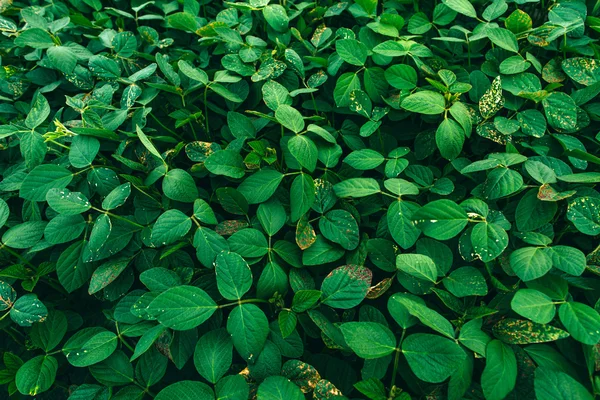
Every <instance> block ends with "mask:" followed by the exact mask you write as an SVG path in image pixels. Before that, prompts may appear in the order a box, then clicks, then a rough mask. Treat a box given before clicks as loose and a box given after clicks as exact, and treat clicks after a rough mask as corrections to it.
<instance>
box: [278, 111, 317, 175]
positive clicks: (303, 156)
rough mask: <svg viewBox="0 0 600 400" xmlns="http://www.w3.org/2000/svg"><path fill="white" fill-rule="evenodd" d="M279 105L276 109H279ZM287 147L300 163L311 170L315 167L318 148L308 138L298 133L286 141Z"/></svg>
mask: <svg viewBox="0 0 600 400" xmlns="http://www.w3.org/2000/svg"><path fill="white" fill-rule="evenodd" d="M281 107H283V106H281ZM281 107H279V108H278V109H277V110H280V109H281ZM288 148H289V150H290V153H291V154H292V156H294V158H295V159H296V160H298V162H299V163H300V165H302V166H303V167H304V168H306V169H307V170H309V171H311V172H312V171H314V170H315V168H316V167H317V153H318V149H317V146H316V145H315V143H314V142H313V141H312V140H311V139H310V138H308V137H307V136H300V135H297V136H294V137H292V138H291V139H290V141H289V142H288Z"/></svg>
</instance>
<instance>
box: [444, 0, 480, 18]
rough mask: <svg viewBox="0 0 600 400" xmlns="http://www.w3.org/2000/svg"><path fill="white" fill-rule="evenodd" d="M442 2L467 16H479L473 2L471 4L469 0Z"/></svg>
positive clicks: (445, 0) (447, 0)
mask: <svg viewBox="0 0 600 400" xmlns="http://www.w3.org/2000/svg"><path fill="white" fill-rule="evenodd" d="M442 3H443V4H444V5H445V6H446V7H448V8H450V9H451V10H454V11H456V12H457V13H460V14H463V15H466V16H467V17H471V18H477V12H476V11H475V7H473V4H471V2H470V1H469V0H442Z"/></svg>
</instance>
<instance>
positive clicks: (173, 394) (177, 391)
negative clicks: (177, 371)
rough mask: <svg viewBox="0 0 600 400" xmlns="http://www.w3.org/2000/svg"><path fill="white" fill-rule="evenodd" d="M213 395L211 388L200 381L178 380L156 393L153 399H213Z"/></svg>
mask: <svg viewBox="0 0 600 400" xmlns="http://www.w3.org/2000/svg"><path fill="white" fill-rule="evenodd" d="M214 398H215V395H214V393H213V391H212V389H211V388H210V387H209V386H208V385H207V384H206V383H202V382H196V381H187V380H183V381H179V382H175V383H173V384H171V385H169V386H167V387H166V388H164V389H163V390H161V391H160V392H158V394H157V395H156V397H155V398H154V399H155V400H171V399H178V400H213V399H214Z"/></svg>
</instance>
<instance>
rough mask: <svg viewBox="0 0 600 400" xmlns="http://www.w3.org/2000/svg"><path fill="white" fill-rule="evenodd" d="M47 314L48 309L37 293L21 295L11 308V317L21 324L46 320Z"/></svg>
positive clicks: (30, 324)
mask: <svg viewBox="0 0 600 400" xmlns="http://www.w3.org/2000/svg"><path fill="white" fill-rule="evenodd" d="M47 315H48V309H47V308H46V306H45V305H44V303H42V302H41V301H40V300H39V299H38V297H37V295H35V294H26V295H23V296H21V297H19V298H18V299H17V301H15V303H14V304H13V306H12V308H11V309H10V319H12V320H13V321H14V322H15V323H16V324H17V325H19V326H32V325H33V324H36V323H39V322H42V321H44V319H46V316H47Z"/></svg>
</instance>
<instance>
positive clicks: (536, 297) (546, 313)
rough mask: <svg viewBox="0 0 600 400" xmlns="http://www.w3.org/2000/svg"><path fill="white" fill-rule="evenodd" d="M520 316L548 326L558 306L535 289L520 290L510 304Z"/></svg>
mask: <svg viewBox="0 0 600 400" xmlns="http://www.w3.org/2000/svg"><path fill="white" fill-rule="evenodd" d="M510 306H511V308H512V309H513V310H514V311H515V312H516V313H517V314H519V315H521V316H523V317H525V318H529V319H530V320H532V321H533V322H536V323H538V324H547V323H549V322H550V321H552V320H553V319H554V315H555V314H556V306H555V305H554V302H553V301H552V299H551V298H550V297H548V296H546V295H545V294H544V293H542V292H539V291H537V290H534V289H520V290H519V291H517V293H515V296H514V297H513V299H512V301H511V302H510Z"/></svg>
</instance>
